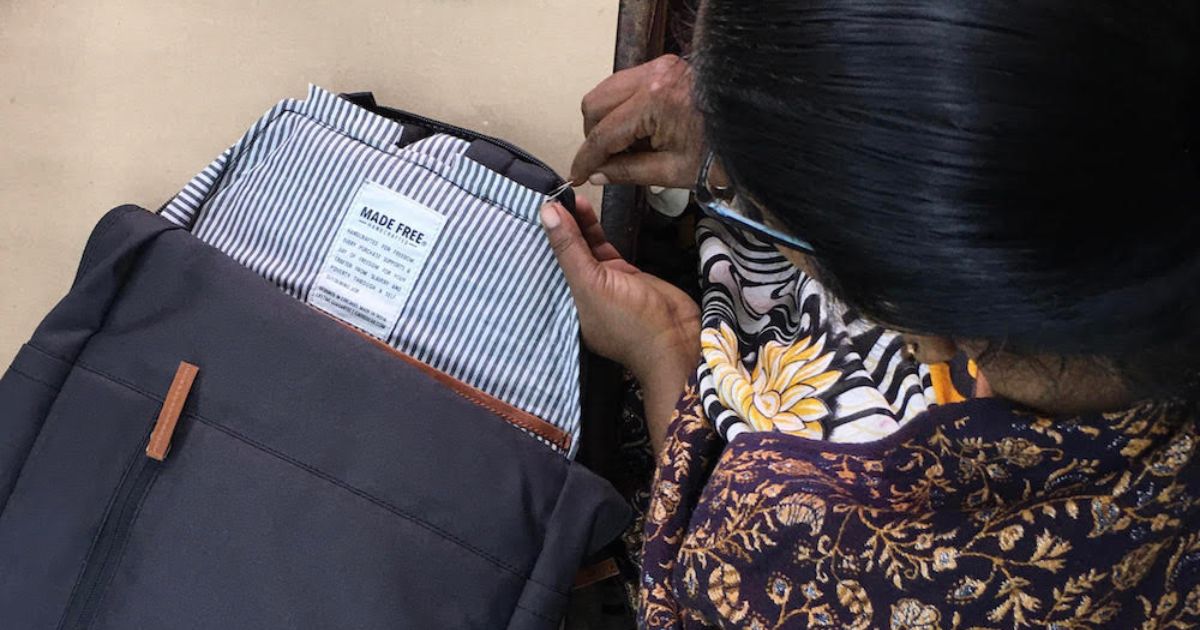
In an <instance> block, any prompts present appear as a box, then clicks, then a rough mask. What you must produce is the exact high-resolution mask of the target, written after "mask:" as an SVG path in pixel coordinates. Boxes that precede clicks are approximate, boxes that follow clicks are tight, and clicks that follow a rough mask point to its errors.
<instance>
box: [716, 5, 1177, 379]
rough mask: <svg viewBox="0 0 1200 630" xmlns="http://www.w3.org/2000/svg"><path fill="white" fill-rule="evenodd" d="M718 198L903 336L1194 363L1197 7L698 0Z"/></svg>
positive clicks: (1166, 371) (1170, 370) (1153, 367)
mask: <svg viewBox="0 0 1200 630" xmlns="http://www.w3.org/2000/svg"><path fill="white" fill-rule="evenodd" d="M697 37H698V39H697V51H696V52H697V55H696V83H697V91H698V100H699V102H700V106H701V108H702V110H703V111H704V114H705V118H706V132H707V135H708V138H709V141H710V143H711V145H712V147H713V149H714V150H715V151H716V153H717V155H719V156H720V157H721V160H722V162H723V165H724V167H725V170H726V171H727V172H728V174H729V176H730V178H731V179H732V181H733V182H734V184H735V186H736V187H737V188H738V190H740V191H745V192H746V193H747V194H748V195H749V196H751V197H753V198H754V200H755V201H757V202H758V203H759V204H761V205H762V206H763V207H764V208H766V209H767V211H768V212H769V213H770V214H771V215H772V217H773V218H774V219H775V220H777V221H778V222H779V223H781V224H782V225H783V227H785V228H786V229H788V230H790V231H792V232H793V233H795V234H796V235H798V236H800V237H802V238H804V239H806V240H808V241H810V242H811V243H812V244H813V246H814V248H815V249H816V251H817V257H816V263H817V265H818V269H819V274H820V275H821V277H822V279H823V280H825V281H826V282H827V283H829V284H830V285H831V288H833V289H834V290H835V291H836V292H837V293H838V294H839V295H840V296H841V297H842V298H843V299H845V300H846V301H847V302H848V303H850V304H852V305H854V306H857V307H859V308H861V309H862V310H864V311H865V312H867V313H869V314H871V315H872V316H874V317H875V318H877V319H878V320H880V321H882V322H885V323H888V324H891V325H893V326H896V327H899V328H901V329H905V330H911V331H916V332H921V333H929V334H936V335H942V336H945V337H950V338H958V339H973V340H984V341H985V342H987V343H988V344H990V345H991V347H993V348H995V347H1003V348H1005V349H1006V350H1009V351H1013V352H1024V353H1030V354H1039V355H1053V356H1061V357H1072V356H1088V357H1100V358H1103V359H1105V360H1107V361H1109V362H1111V363H1112V364H1113V365H1115V366H1117V367H1118V369H1119V371H1120V373H1121V374H1122V375H1123V376H1124V377H1125V378H1126V379H1127V380H1128V381H1130V382H1131V384H1133V385H1134V386H1135V387H1138V388H1144V387H1146V386H1148V385H1164V384H1165V385H1167V387H1168V388H1169V389H1176V390H1177V389H1178V388H1179V387H1180V386H1182V385H1184V381H1187V380H1189V379H1192V378H1194V377H1195V376H1196V375H1197V374H1200V248H1198V247H1197V238H1198V237H1200V155H1198V154H1200V98H1198V92H1200V5H1198V4H1197V3H1195V2H1193V1H1191V0H1182V1H1166V0H1164V1H1160V2H1150V3H1130V2H1116V1H1107V0H1076V1H1070V0H1058V1H1054V0H1037V1H1025V2H1017V3H998V2H975V1H968V2H964V1H962V0H910V1H906V2H894V1H889V2H881V1H869V2H858V1H854V2H851V1H848V0H843V1H835V0H826V1H820V0H810V1H797V0H764V1H762V2H754V3H747V2H744V0H706V2H705V4H704V7H703V9H702V11H701V12H700V16H699V28H698V36H697Z"/></svg>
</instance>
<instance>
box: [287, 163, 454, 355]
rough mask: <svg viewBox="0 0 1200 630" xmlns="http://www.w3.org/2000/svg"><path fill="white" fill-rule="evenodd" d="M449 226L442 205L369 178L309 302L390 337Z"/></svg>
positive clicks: (336, 238) (335, 240)
mask: <svg viewBox="0 0 1200 630" xmlns="http://www.w3.org/2000/svg"><path fill="white" fill-rule="evenodd" d="M445 225H446V217H445V216H444V215H442V214H441V213H439V212H437V211H436V210H433V209H432V208H429V207H426V206H423V205H421V204H419V203H417V202H415V201H413V200H412V199H409V198H408V197H405V196H404V195H401V194H400V193H397V192H395V191H393V190H390V189H388V188H385V187H384V186H380V185H379V184H376V183H374V182H366V183H364V184H363V185H362V187H361V188H359V189H358V194H356V195H355V196H354V200H353V201H352V202H351V203H350V208H349V209H347V210H346V214H345V215H344V216H343V217H342V222H341V225H340V226H339V227H338V230H337V233H336V234H335V235H334V237H333V244H332V245H331V246H330V248H329V252H328V253H327V254H326V255H325V262H324V263H323V264H322V265H321V271H320V272H319V273H318V274H317V282H316V284H315V285H314V286H313V289H312V292H311V293H309V298H308V301H309V303H310V304H312V305H313V306H315V307H317V308H319V309H321V310H322V311H325V312H326V313H329V314H330V315H333V316H334V317H337V318H338V319H341V320H343V321H345V322H347V323H349V324H352V325H354V326H357V327H358V328H361V329H363V330H364V331H366V332H368V333H370V334H372V335H375V336H376V337H379V338H381V339H386V338H387V336H388V334H389V333H391V331H392V328H393V327H394V326H395V325H396V320H398V319H399V318H400V312H401V311H402V310H404V305H405V303H407V302H408V296H409V295H410V294H411V293H412V289H413V285H415V284H416V283H417V278H419V277H420V276H421V270H422V269H424V267H425V261H426V260H427V259H428V258H429V252H430V251H432V250H433V246H434V244H435V243H436V242H437V239H438V235H439V234H441V232H442V227H443V226H445Z"/></svg>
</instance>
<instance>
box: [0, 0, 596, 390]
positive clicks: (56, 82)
mask: <svg viewBox="0 0 1200 630" xmlns="http://www.w3.org/2000/svg"><path fill="white" fill-rule="evenodd" d="M616 13H617V0H391V1H387V0H295V1H293V2H287V1H286V0H207V1H199V0H192V1H188V0H166V1H164V0H57V1H55V0H0V369H2V367H3V366H6V365H7V364H8V362H9V360H10V359H11V357H12V355H13V354H14V353H15V352H16V350H17V348H18V346H19V344H20V343H22V342H23V341H24V340H26V339H27V338H28V336H29V334H30V333H31V332H32V330H33V328H34V326H35V325H36V324H37V322H38V321H39V320H40V319H41V317H42V316H44V315H45V313H46V312H47V311H48V310H49V309H50V308H51V307H52V306H53V304H54V303H55V301H56V300H57V299H58V298H59V297H61V296H62V294H63V293H64V292H65V291H66V290H67V288H68V285H69V283H70V279H71V277H72V274H73V273H74V269H75V265H76V263H77V262H78V258H79V253H80V251H81V250H82V247H83V243H84V240H85V238H86V237H87V234H88V232H89V230H90V229H91V227H92V225H93V224H94V222H95V221H96V219H97V218H99V217H100V215H102V214H103V213H104V212H105V211H106V210H107V209H109V208H110V207H112V206H114V205H119V204H121V203H127V202H130V203H137V204H141V205H143V206H146V207H149V208H155V207H157V206H158V205H159V204H161V203H162V202H163V201H165V200H166V199H167V198H168V197H169V196H170V195H171V194H172V193H173V192H174V191H176V190H177V189H178V188H180V187H181V186H182V185H183V184H184V183H185V182H186V181H187V180H188V178H190V177H191V176H192V175H193V174H195V173H196V172H197V171H198V170H200V169H201V168H202V167H203V166H204V165H205V164H207V163H208V162H209V161H210V160H211V159H212V158H214V157H215V156H216V155H217V154H218V153H220V152H221V151H222V150H224V149H225V147H226V146H228V145H229V144H230V143H232V142H233V141H234V140H235V139H237V137H238V136H240V135H241V133H242V132H243V131H244V130H245V128H246V127H247V126H249V125H250V123H252V122H253V121H254V120H255V118H257V117H258V116H259V115H260V114H261V113H262V112H263V111H265V110H266V109H267V108H268V107H269V106H271V105H273V104H274V103H275V101H277V100H279V99H280V98H283V97H287V96H295V97H302V96H303V95H304V92H305V89H306V86H307V84H308V83H309V82H313V83H316V84H318V85H321V86H323V87H326V88H328V89H331V90H334V91H349V90H362V89H369V90H373V91H374V92H375V93H376V96H377V98H378V99H379V100H380V102H382V103H384V104H388V105H393V106H396V107H400V108H402V109H410V110H413V111H417V112H420V113H424V114H427V115H431V116H434V117H438V118H442V119H444V120H447V121H450V122H455V123H459V124H462V125H464V126H468V127H473V128H477V129H479V130H481V131H484V132H487V133H490V134H492V135H497V136H501V137H504V138H506V139H509V140H512V141H514V142H516V143H517V144H520V145H522V146H524V147H525V148H526V149H528V150H530V151H531V152H533V153H534V154H536V155H538V156H540V157H542V158H544V159H546V160H547V161H549V162H550V163H551V164H552V165H553V166H555V167H556V168H558V169H559V170H560V172H565V171H566V168H567V166H568V165H569V163H570V158H571V155H572V153H573V150H574V148H575V145H576V144H577V142H578V141H579V139H580V134H581V131H580V130H579V127H580V121H579V113H578V112H579V106H578V104H579V99H580V97H581V96H582V95H583V94H584V93H585V92H586V91H587V90H588V89H589V88H590V87H592V85H594V84H595V83H596V82H597V81H599V80H600V79H602V78H603V77H604V76H606V75H607V74H608V72H609V69H610V67H611V64H612V56H613V46H614V40H615V28H616V19H617V18H616Z"/></svg>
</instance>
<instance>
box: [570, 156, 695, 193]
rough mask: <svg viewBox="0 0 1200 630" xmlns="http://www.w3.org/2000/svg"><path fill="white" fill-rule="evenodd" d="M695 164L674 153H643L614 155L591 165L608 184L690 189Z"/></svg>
mask: <svg viewBox="0 0 1200 630" xmlns="http://www.w3.org/2000/svg"><path fill="white" fill-rule="evenodd" d="M698 171H699V167H698V166H695V167H693V166H691V165H689V164H688V160H686V159H684V158H683V157H681V156H680V155H679V154H677V153H668V152H665V151H662V152H657V151H655V152H647V153H622V154H620V155H614V156H612V157H610V158H608V160H606V161H605V162H604V163H603V164H599V165H597V166H596V167H595V171H594V174H599V175H601V176H602V179H601V181H606V182H607V183H610V184H636V185H639V186H662V187H664V188H691V187H692V186H694V185H695V184H696V175H697V172H698Z"/></svg>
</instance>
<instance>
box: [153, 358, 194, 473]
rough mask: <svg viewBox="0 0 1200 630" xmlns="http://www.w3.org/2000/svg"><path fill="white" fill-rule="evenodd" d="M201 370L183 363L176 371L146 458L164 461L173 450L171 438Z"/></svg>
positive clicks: (159, 412)
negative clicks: (168, 452) (197, 374)
mask: <svg viewBox="0 0 1200 630" xmlns="http://www.w3.org/2000/svg"><path fill="white" fill-rule="evenodd" d="M199 371H200V368H198V367H196V366H194V365H192V364H191V363H188V362H186V361H181V362H180V363H179V369H177V370H175V378H174V380H172V381H171V388H170V389H168V390H167V397H166V399H164V400H163V406H162V409H160V410H159V411H158V420H157V421H156V422H155V423H154V430H153V431H151V433H150V442H149V443H147V444H146V457H149V458H151V459H157V460H158V461H160V462H161V461H163V460H164V459H166V458H167V451H169V450H171V436H173V435H175V425H177V424H179V416H180V414H182V413H183V404H184V403H185V402H187V397H188V393H189V392H191V391H192V383H195V382H196V373H197V372H199Z"/></svg>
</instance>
